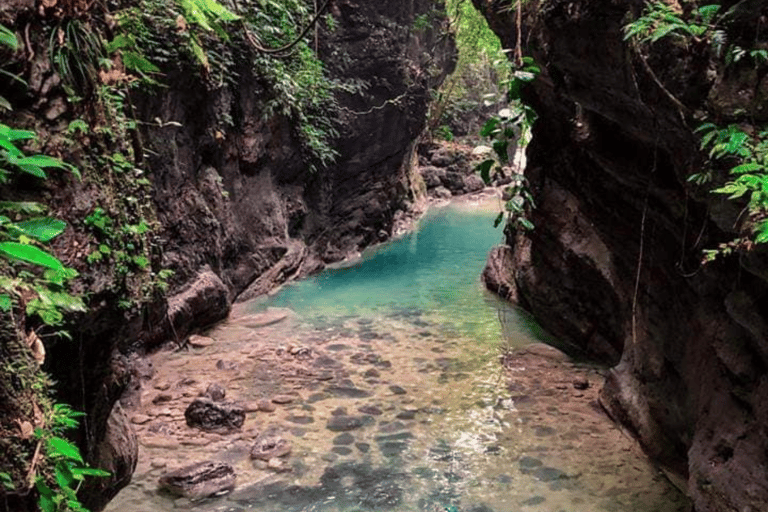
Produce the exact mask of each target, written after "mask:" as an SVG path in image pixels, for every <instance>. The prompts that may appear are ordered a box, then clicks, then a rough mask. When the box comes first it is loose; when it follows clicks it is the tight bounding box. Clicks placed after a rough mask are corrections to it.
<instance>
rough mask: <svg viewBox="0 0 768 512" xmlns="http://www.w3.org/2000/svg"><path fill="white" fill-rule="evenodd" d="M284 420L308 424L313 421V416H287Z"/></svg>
mask: <svg viewBox="0 0 768 512" xmlns="http://www.w3.org/2000/svg"><path fill="white" fill-rule="evenodd" d="M285 419H286V420H288V421H290V422H291V423H296V424H297V425H309V424H310V423H314V422H315V418H313V417H312V416H293V415H291V416H288V417H287V418H285Z"/></svg>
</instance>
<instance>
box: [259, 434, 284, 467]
mask: <svg viewBox="0 0 768 512" xmlns="http://www.w3.org/2000/svg"><path fill="white" fill-rule="evenodd" d="M289 453H291V443H289V442H288V441H286V440H285V439H283V438H282V437H280V436H264V437H259V438H258V439H256V444H254V445H253V448H251V458H252V459H259V460H264V461H268V460H269V459H274V458H276V457H285V456H286V455H288V454H289Z"/></svg>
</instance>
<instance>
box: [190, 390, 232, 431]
mask: <svg viewBox="0 0 768 512" xmlns="http://www.w3.org/2000/svg"><path fill="white" fill-rule="evenodd" d="M184 418H185V419H186V420H187V425H188V426H190V427H194V428H199V429H201V430H205V431H208V432H222V431H224V432H230V431H233V430H239V429H240V427H242V426H243V422H244V421H245V409H244V408H243V407H242V406H241V405H238V404H235V403H232V402H214V401H213V400H211V399H210V398H196V399H195V400H194V401H193V402H192V403H191V404H189V406H188V407H187V410H186V411H184Z"/></svg>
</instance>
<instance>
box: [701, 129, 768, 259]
mask: <svg viewBox="0 0 768 512" xmlns="http://www.w3.org/2000/svg"><path fill="white" fill-rule="evenodd" d="M697 132H700V133H702V139H701V147H702V149H708V150H709V156H710V158H711V159H713V160H714V161H722V162H725V163H728V166H729V167H730V168H729V171H728V175H729V177H730V178H731V179H730V181H728V182H726V183H725V184H724V185H723V186H721V187H718V188H715V189H714V190H712V192H713V193H715V194H722V195H726V196H727V197H728V199H730V200H742V201H743V200H746V206H745V207H744V212H743V214H746V215H747V223H746V224H747V226H748V228H747V229H748V230H749V233H750V235H749V238H748V239H743V240H742V242H743V243H742V244H740V245H745V244H746V245H748V242H754V243H758V244H759V243H766V242H768V129H763V130H761V131H759V132H757V133H756V134H754V135H750V134H748V133H747V132H745V131H744V130H742V129H741V128H740V127H739V126H738V125H735V124H731V125H728V126H726V127H719V126H717V125H715V124H714V123H705V124H702V125H701V126H700V127H699V128H698V129H697ZM734 163H735V164H736V165H733V164H734ZM694 176H696V175H694ZM689 181H697V178H694V177H691V178H689ZM716 256H717V251H714V252H713V251H709V252H708V253H707V256H706V259H707V260H711V259H714V257H716Z"/></svg>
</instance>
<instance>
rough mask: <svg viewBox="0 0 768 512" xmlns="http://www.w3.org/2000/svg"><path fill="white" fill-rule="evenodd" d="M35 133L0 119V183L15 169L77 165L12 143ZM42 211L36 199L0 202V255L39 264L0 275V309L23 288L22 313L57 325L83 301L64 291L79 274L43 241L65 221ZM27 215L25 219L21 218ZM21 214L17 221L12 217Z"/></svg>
mask: <svg viewBox="0 0 768 512" xmlns="http://www.w3.org/2000/svg"><path fill="white" fill-rule="evenodd" d="M34 137H35V134H34V133H33V132H30V131H26V130H16V129H13V128H11V127H9V126H7V125H4V124H0V183H7V182H8V181H9V180H10V179H11V177H12V176H13V175H14V173H22V174H29V175H31V176H34V177H36V178H43V179H44V178H46V177H47V173H46V169H50V168H54V169H68V170H70V171H73V172H75V173H76V174H77V175H78V176H79V173H77V170H76V169H75V168H73V167H71V166H69V165H67V164H65V163H64V162H62V161H61V160H58V159H56V158H52V157H49V156H45V155H32V156H26V155H24V153H23V152H22V151H21V150H20V149H19V148H18V147H17V146H16V144H17V143H18V142H19V141H25V140H31V139H34ZM43 212H44V208H43V206H42V205H40V204H37V203H19V202H10V201H3V202H0V256H2V257H3V258H4V259H5V260H6V262H7V265H8V268H9V269H13V268H15V267H18V266H19V264H26V265H31V266H32V267H37V268H40V269H41V271H40V272H38V273H37V274H32V273H29V272H26V271H23V270H22V268H23V266H22V268H19V269H17V270H16V275H15V276H11V275H4V276H0V290H1V292H0V309H2V310H5V311H9V310H10V309H11V307H12V306H13V304H14V302H15V301H16V300H17V299H19V298H21V297H22V295H23V294H25V293H31V294H32V297H31V298H28V299H27V300H26V301H25V302H26V312H27V314H29V315H37V316H38V317H40V319H41V320H42V321H43V322H44V323H45V324H48V325H58V324H60V323H61V320H62V319H63V312H66V311H83V310H84V308H85V306H84V304H83V303H82V301H81V300H80V299H79V298H78V297H75V296H73V295H70V294H69V293H68V292H66V290H65V287H66V282H67V281H68V280H70V279H72V278H73V277H75V276H76V275H77V272H76V271H74V270H73V269H70V268H67V267H65V266H64V264H63V263H62V262H61V261H60V260H59V259H58V258H56V257H55V256H54V255H53V254H51V253H50V252H49V251H47V250H46V249H45V244H47V243H48V242H50V241H51V240H53V239H54V238H55V237H57V236H58V235H60V234H61V233H62V232H63V231H64V229H65V228H66V224H65V223H64V222H63V221H61V220H58V219H54V218H51V217H41V216H39V215H40V214H41V213H43ZM30 215H31V216H30ZM25 216H26V218H25ZM12 218H13V219H20V220H12Z"/></svg>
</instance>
